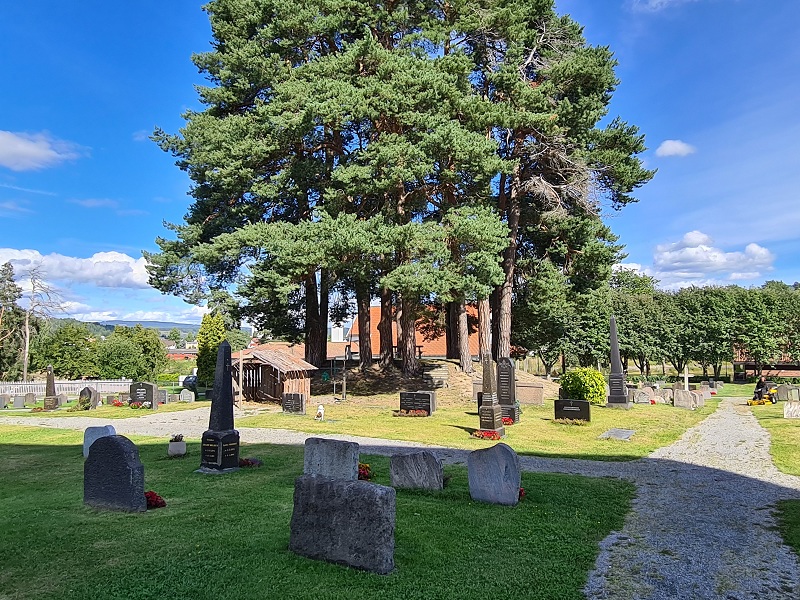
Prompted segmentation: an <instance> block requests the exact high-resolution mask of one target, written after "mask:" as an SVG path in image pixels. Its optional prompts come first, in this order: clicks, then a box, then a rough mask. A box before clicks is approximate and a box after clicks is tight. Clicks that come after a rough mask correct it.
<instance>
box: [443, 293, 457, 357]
mask: <svg viewBox="0 0 800 600" xmlns="http://www.w3.org/2000/svg"><path fill="white" fill-rule="evenodd" d="M458 310H459V308H458V303H457V302H448V303H447V304H445V329H444V335H445V342H446V344H447V358H458V357H459V346H458V331H459V329H458V328H459V323H458V319H459V313H458Z"/></svg>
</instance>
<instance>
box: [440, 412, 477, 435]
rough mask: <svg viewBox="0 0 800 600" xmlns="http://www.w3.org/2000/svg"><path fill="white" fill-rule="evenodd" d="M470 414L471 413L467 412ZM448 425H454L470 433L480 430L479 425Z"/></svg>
mask: <svg viewBox="0 0 800 600" xmlns="http://www.w3.org/2000/svg"><path fill="white" fill-rule="evenodd" d="M467 414H469V413H467ZM447 427H454V428H455V429H461V430H463V431H466V432H467V433H468V434H470V435H472V434H473V433H474V432H476V431H478V428H477V427H464V426H463V425H447Z"/></svg>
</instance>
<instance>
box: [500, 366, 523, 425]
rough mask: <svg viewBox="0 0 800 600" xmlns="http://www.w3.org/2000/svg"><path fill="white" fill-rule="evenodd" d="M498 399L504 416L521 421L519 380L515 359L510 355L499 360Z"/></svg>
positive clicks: (516, 421)
mask: <svg viewBox="0 0 800 600" xmlns="http://www.w3.org/2000/svg"><path fill="white" fill-rule="evenodd" d="M497 401H498V402H499V403H500V409H501V410H502V414H503V416H504V417H509V418H510V419H511V420H512V421H514V423H518V422H519V414H520V413H519V404H518V403H517V380H516V374H515V369H514V361H513V360H511V359H510V358H508V357H505V358H501V359H499V360H498V361H497Z"/></svg>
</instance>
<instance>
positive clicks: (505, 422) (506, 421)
mask: <svg viewBox="0 0 800 600" xmlns="http://www.w3.org/2000/svg"><path fill="white" fill-rule="evenodd" d="M513 424H514V419H512V418H511V417H503V425H513Z"/></svg>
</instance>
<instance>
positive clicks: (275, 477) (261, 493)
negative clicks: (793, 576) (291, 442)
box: [0, 426, 634, 600]
mask: <svg viewBox="0 0 800 600" xmlns="http://www.w3.org/2000/svg"><path fill="white" fill-rule="evenodd" d="M133 440H134V441H135V442H136V443H137V444H138V445H139V449H140V454H141V458H142V462H143V463H144V465H145V489H152V490H155V491H156V492H158V493H159V494H161V495H162V496H163V497H164V498H165V500H166V501H167V507H166V508H163V509H158V510H153V511H148V512H147V513H145V514H124V513H114V512H103V511H98V510H94V509H90V508H87V507H84V506H83V503H82V497H83V457H82V454H81V442H82V436H81V433H80V432H74V431H66V430H52V429H47V430H42V429H38V428H29V427H11V426H4V427H0V490H1V491H0V494H2V496H1V497H2V502H0V521H1V522H2V523H3V527H2V528H0V548H2V549H3V568H2V569H0V599H2V600H6V599H11V598H14V599H15V600H27V599H37V600H40V599H48V598H52V599H58V600H62V599H65V598H80V599H83V598H103V599H116V598H119V599H132V598H135V599H137V600H147V599H159V600H161V599H163V598H192V599H194V600H197V599H200V600H202V599H206V598H208V599H209V600H212V599H213V600H217V599H218V598H254V599H255V598H258V599H263V598H272V597H277V598H320V599H328V598H341V599H347V600H353V599H361V598H381V599H384V598H402V599H403V600H409V599H413V598H425V599H428V598H480V597H491V598H504V599H514V598H520V599H535V598H541V599H560V598H574V599H576V600H577V599H580V598H583V595H582V593H581V589H582V587H583V585H584V584H585V581H586V577H587V574H588V571H589V570H590V569H591V568H592V566H593V565H594V561H595V558H596V556H597V553H598V542H599V541H600V540H601V539H603V538H604V537H605V536H606V535H608V533H609V532H611V531H612V530H618V529H620V528H621V526H622V521H623V517H624V515H625V513H626V512H627V511H628V510H629V508H630V501H631V499H632V497H633V494H634V488H633V486H632V485H631V484H629V483H625V482H621V481H618V480H613V479H591V478H583V477H577V476H571V475H556V474H552V475H545V474H523V486H524V487H525V489H526V492H527V495H526V498H525V499H524V500H523V501H522V502H521V503H520V504H519V505H518V506H517V507H516V508H509V507H500V506H493V505H487V504H480V503H475V502H472V501H471V499H470V497H469V492H468V487H467V476H466V470H465V469H464V468H463V467H446V468H445V475H446V476H449V477H450V481H449V484H448V485H447V487H446V488H445V489H444V490H443V491H441V492H436V493H432V492H414V491H402V490H401V491H398V494H397V525H396V548H395V562H396V571H395V572H394V573H393V574H392V575H389V576H379V575H372V574H368V573H364V572H359V571H355V570H352V569H348V568H345V567H341V566H337V565H331V564H327V563H323V562H318V561H312V560H309V559H305V558H301V557H298V556H295V555H294V554H292V553H290V552H289V551H288V550H287V546H288V541H289V521H290V518H291V512H292V493H293V482H294V479H295V477H297V476H298V475H299V474H301V472H302V468H303V456H302V452H303V451H302V448H300V447H292V446H269V445H254V446H244V447H242V455H243V456H251V457H253V456H255V457H258V458H261V459H262V460H263V462H264V465H263V466H262V467H260V468H257V469H243V470H241V471H239V472H237V473H233V474H229V475H221V476H203V475H199V474H196V473H194V472H193V471H194V469H195V468H197V467H198V466H199V444H198V443H190V444H189V455H188V456H187V457H186V458H183V459H168V458H167V457H166V445H165V444H164V443H163V442H159V443H156V442H154V441H153V440H152V439H151V438H150V439H148V438H135V437H134V438H133ZM365 459H366V460H368V462H370V463H371V465H372V468H373V471H374V472H375V474H376V480H375V481H376V482H377V483H381V484H388V459H387V458H383V457H373V456H368V457H367V456H364V457H362V460H365Z"/></svg>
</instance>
